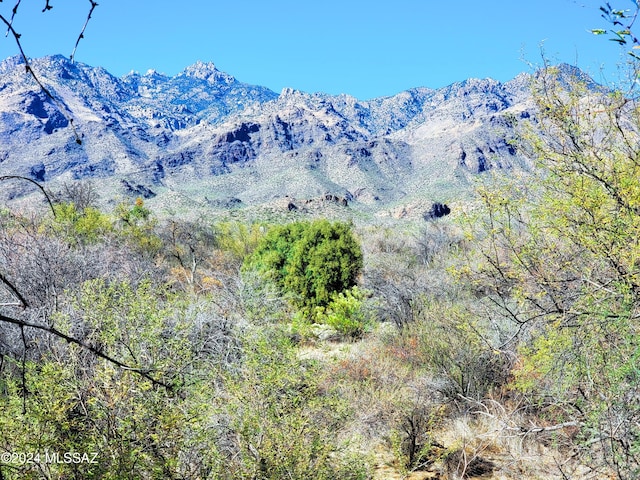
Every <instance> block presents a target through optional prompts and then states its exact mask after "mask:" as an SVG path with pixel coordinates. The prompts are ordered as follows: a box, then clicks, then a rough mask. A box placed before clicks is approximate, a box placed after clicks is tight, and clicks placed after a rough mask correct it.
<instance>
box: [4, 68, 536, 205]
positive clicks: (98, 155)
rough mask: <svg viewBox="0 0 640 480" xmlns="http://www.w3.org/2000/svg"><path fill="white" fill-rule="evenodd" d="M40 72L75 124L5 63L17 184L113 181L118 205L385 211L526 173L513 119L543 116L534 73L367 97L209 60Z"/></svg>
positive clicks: (9, 161)
mask: <svg viewBox="0 0 640 480" xmlns="http://www.w3.org/2000/svg"><path fill="white" fill-rule="evenodd" d="M33 68H34V71H35V72H36V74H37V75H38V76H39V78H40V79H41V80H42V81H43V82H44V83H45V84H46V85H47V86H48V88H49V89H50V90H51V91H52V92H53V94H54V95H55V96H56V98H58V99H59V100H60V102H61V103H62V104H64V108H65V110H67V111H66V112H65V114H66V117H65V114H63V113H61V112H60V110H59V109H58V107H57V106H56V105H55V104H54V103H53V102H52V101H51V100H50V99H48V98H47V97H46V96H45V95H44V94H43V93H42V92H40V91H39V90H38V88H37V85H36V84H35V82H34V81H33V79H32V78H31V77H30V76H29V75H27V74H25V69H24V65H21V62H20V60H19V59H17V58H10V59H7V60H5V61H4V62H2V63H1V64H0V112H1V113H0V172H1V173H3V174H9V173H11V174H19V175H26V176H30V177H31V178H34V179H36V180H38V181H45V182H48V181H51V182H54V183H55V182H56V181H58V182H60V181H66V180H69V179H98V178H99V179H101V180H100V182H99V184H100V186H102V187H104V188H105V192H109V195H120V194H126V193H132V194H137V193H139V192H140V191H144V192H151V193H152V194H153V193H160V194H162V193H166V192H171V191H174V192H176V191H178V192H180V193H181V194H185V195H188V196H189V197H190V198H192V199H194V201H195V202H196V203H198V202H199V203H204V204H206V205H209V206H220V205H222V206H226V205H228V204H229V202H231V203H232V204H234V205H235V204H246V205H254V204H263V203H268V202H272V201H273V200H274V198H293V197H295V198H297V199H310V198H317V197H322V196H323V195H325V194H330V195H336V196H339V197H340V198H344V199H346V200H347V201H348V202H351V203H352V205H360V206H363V207H366V206H369V207H371V208H374V209H376V208H382V207H385V208H386V207H388V206H389V205H392V204H395V203H398V202H408V201H410V200H411V199H434V198H441V197H447V196H449V195H450V192H452V191H455V190H457V189H459V188H460V186H464V185H465V184H466V182H467V181H468V178H469V176H471V175H474V174H477V173H482V172H484V171H486V170H489V169H491V168H513V167H514V166H523V165H525V164H526V161H525V159H523V158H520V157H519V156H518V154H517V152H516V151H515V150H514V148H513V147H512V146H511V145H510V144H509V142H508V140H509V139H510V138H511V136H512V135H513V132H512V131H511V127H510V123H509V122H507V121H506V116H507V115H509V116H513V115H516V116H522V117H526V116H528V115H530V114H531V101H530V96H529V93H528V88H527V81H526V77H525V76H521V77H518V78H516V79H514V80H513V81H511V82H507V83H505V84H501V83H499V82H496V81H494V80H489V79H487V80H476V79H470V80H467V81H464V82H460V83H456V84H453V85H450V86H449V87H446V88H443V89H438V90H431V89H428V88H415V89H412V90H408V91H406V92H402V93H400V94H398V95H395V96H392V97H384V98H378V99H373V100H369V101H359V100H357V99H356V98H354V97H351V96H348V95H338V96H331V95H325V94H307V93H303V92H298V91H294V90H291V89H284V90H283V91H282V92H281V93H280V94H279V95H278V94H276V93H274V92H272V91H270V90H269V89H267V88H264V87H259V86H253V85H248V84H244V83H242V82H239V81H238V80H236V79H235V78H234V77H232V76H231V75H229V74H226V73H224V72H221V71H219V70H218V69H217V68H216V67H215V66H214V65H213V64H211V63H202V62H198V63H196V64H195V65H192V66H190V67H187V68H186V69H185V70H184V71H183V72H181V73H180V74H178V75H176V76H174V77H168V76H166V75H163V74H160V73H158V72H155V71H150V72H147V73H146V74H144V75H140V74H137V73H131V74H128V75H126V76H124V77H123V78H116V77H114V76H112V75H110V74H109V73H108V72H107V71H106V70H104V69H102V68H96V67H90V66H88V65H84V64H81V63H71V62H70V61H69V60H67V59H66V58H64V57H62V56H51V57H44V58H41V59H36V60H34V61H33ZM68 117H72V118H73V119H74V124H75V125H76V128H77V130H78V132H79V134H80V135H81V136H82V138H83V142H82V144H81V145H78V144H77V143H76V142H75V138H74V136H73V133H72V131H71V129H70V128H69V126H68V120H67V118H68ZM132 185H134V186H135V185H138V186H139V187H140V188H138V189H136V188H135V187H134V188H131V186H132ZM107 187H108V188H107ZM20 193H21V192H20V191H17V192H16V191H13V192H12V193H11V195H12V196H15V195H18V194H20ZM148 196H151V194H149V195H148Z"/></svg>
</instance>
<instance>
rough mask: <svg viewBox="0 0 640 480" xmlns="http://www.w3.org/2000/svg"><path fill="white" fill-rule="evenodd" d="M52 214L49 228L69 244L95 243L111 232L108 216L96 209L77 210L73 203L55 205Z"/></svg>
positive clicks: (111, 225) (111, 226)
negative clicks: (53, 215)
mask: <svg viewBox="0 0 640 480" xmlns="http://www.w3.org/2000/svg"><path fill="white" fill-rule="evenodd" d="M54 212H55V218H54V219H53V220H52V221H51V227H52V228H53V229H54V231H56V232H57V233H59V234H62V235H63V236H64V237H65V239H67V241H69V242H83V243H97V242H98V240H101V239H102V238H103V237H104V236H105V235H107V234H109V233H111V232H113V224H112V221H111V219H110V218H109V216H107V215H105V214H104V213H102V212H100V211H99V210H98V209H96V208H93V207H90V206H87V207H84V208H83V209H79V208H78V207H76V205H75V204H74V203H57V204H56V205H54Z"/></svg>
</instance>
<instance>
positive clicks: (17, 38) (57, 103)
mask: <svg viewBox="0 0 640 480" xmlns="http://www.w3.org/2000/svg"><path fill="white" fill-rule="evenodd" d="M19 4H20V2H19V1H18V3H17V4H16V6H15V7H14V9H13V15H12V16H11V20H7V19H6V18H5V17H4V15H1V14H0V21H1V22H3V23H4V24H5V25H6V26H7V32H11V35H13V38H14V39H15V41H16V45H18V50H20V55H21V56H22V60H24V64H25V69H26V71H27V73H28V74H30V75H31V77H32V78H33V79H34V80H35V82H36V83H37V84H38V86H39V87H40V90H42V92H43V93H44V94H45V95H46V96H47V97H49V99H51V101H52V102H53V103H54V104H55V106H56V107H57V108H58V110H59V111H60V113H62V115H63V116H64V118H66V119H67V121H68V122H69V125H71V130H73V134H74V136H75V137H76V143H77V144H78V145H81V144H82V139H81V138H80V135H78V131H77V130H76V127H75V125H74V124H73V118H72V117H71V116H70V115H68V114H67V112H66V110H67V109H66V108H65V106H64V104H63V103H62V102H61V101H60V100H58V99H57V98H56V97H55V96H54V95H53V94H52V93H51V91H50V90H49V89H48V88H47V87H46V86H45V85H44V84H43V83H42V81H40V78H38V76H37V75H36V73H35V72H34V71H33V68H32V67H31V63H30V62H29V59H28V58H27V55H26V54H25V53H24V49H23V48H22V44H21V43H20V34H19V33H18V32H16V31H15V29H14V28H13V17H14V16H15V13H16V11H17V9H18V5H19ZM92 10H93V8H92Z"/></svg>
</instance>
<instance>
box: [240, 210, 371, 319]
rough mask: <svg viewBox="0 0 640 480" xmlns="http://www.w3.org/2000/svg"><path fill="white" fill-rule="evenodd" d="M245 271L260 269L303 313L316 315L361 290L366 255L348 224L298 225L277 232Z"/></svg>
mask: <svg viewBox="0 0 640 480" xmlns="http://www.w3.org/2000/svg"><path fill="white" fill-rule="evenodd" d="M245 268H255V269H257V270H258V271H260V272H262V273H263V274H264V275H266V276H267V277H268V278H270V279H271V280H273V281H274V282H275V283H276V284H277V285H278V286H279V287H280V288H281V289H282V290H284V291H286V292H289V293H291V294H293V295H294V303H295V304H296V306H298V307H299V308H304V309H312V308H314V307H318V306H321V307H323V306H326V305H327V304H328V303H329V302H330V301H331V298H332V295H333V294H334V293H340V292H342V291H344V290H347V289H349V288H351V287H353V286H354V285H355V284H356V280H357V278H358V275H359V274H360V271H361V270H362V250H361V248H360V245H359V243H358V241H357V240H356V238H355V236H354V234H353V232H352V230H351V225H350V224H348V223H342V222H335V223H331V222H329V221H328V220H316V221H314V222H295V223H290V224H287V225H279V226H275V227H272V228H271V229H270V230H269V231H268V232H267V234H266V235H265V237H264V238H263V239H262V241H261V242H260V243H259V244H258V247H257V248H256V250H255V252H254V253H253V255H252V256H251V257H249V258H248V260H247V261H246V262H245Z"/></svg>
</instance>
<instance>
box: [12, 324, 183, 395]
mask: <svg viewBox="0 0 640 480" xmlns="http://www.w3.org/2000/svg"><path fill="white" fill-rule="evenodd" d="M0 322H6V323H10V324H12V325H17V326H19V327H20V329H21V330H23V329H24V328H25V327H28V328H34V329H36V330H41V331H43V332H47V333H49V334H51V335H54V336H56V337H58V338H61V339H62V340H65V341H66V342H67V343H72V344H74V345H78V346H79V347H81V348H83V349H85V350H87V351H89V352H91V353H92V354H93V355H95V356H96V357H99V358H102V359H103V360H106V361H108V362H109V363H112V364H113V365H116V366H117V367H119V368H121V369H123V370H128V371H130V372H133V373H137V374H138V375H140V376H141V377H143V378H146V379H147V380H149V381H150V382H151V383H152V384H154V385H156V386H160V387H164V388H166V389H167V390H169V391H172V390H173V386H171V385H169V384H168V383H165V382H163V381H162V380H158V379H156V378H154V377H153V376H152V375H151V370H146V369H141V368H136V367H131V366H129V365H127V364H126V363H123V362H121V361H120V360H118V359H116V358H113V357H112V356H110V355H107V354H106V353H103V352H102V351H100V350H99V349H97V348H96V347H93V346H91V345H88V344H86V343H84V342H82V341H81V340H78V339H77V338H74V337H72V336H70V335H67V334H65V333H63V332H61V331H60V330H58V329H56V328H55V327H50V326H46V325H40V324H38V323H31V322H27V321H25V320H18V319H17V318H12V317H8V316H6V315H3V314H1V313H0Z"/></svg>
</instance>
